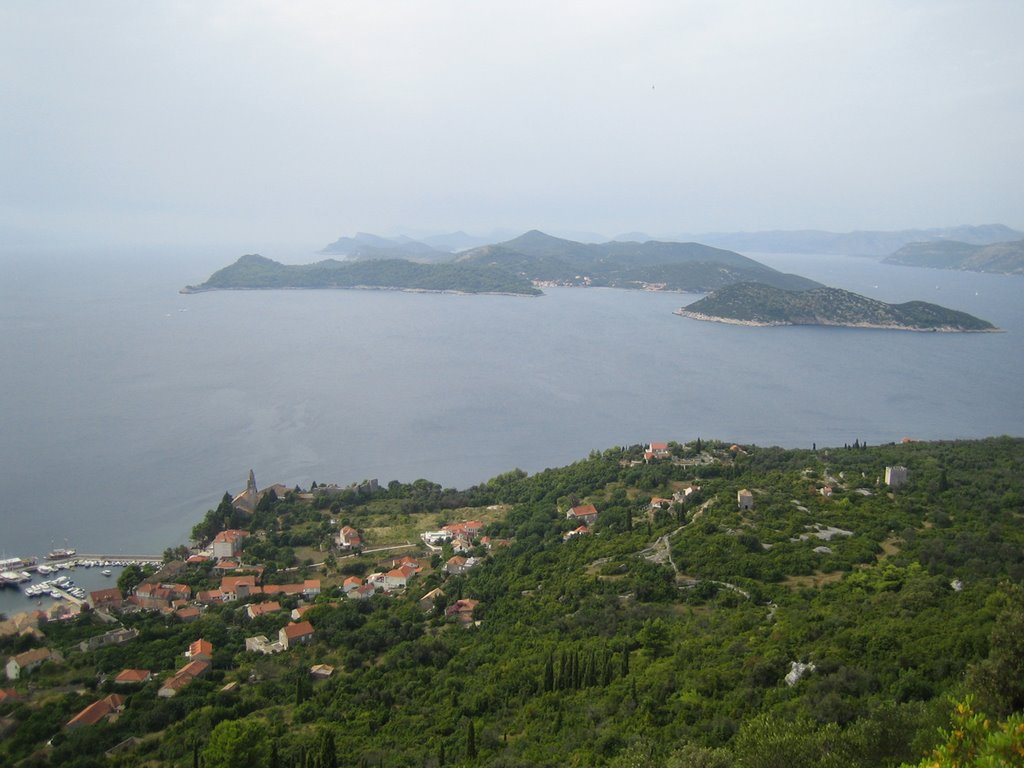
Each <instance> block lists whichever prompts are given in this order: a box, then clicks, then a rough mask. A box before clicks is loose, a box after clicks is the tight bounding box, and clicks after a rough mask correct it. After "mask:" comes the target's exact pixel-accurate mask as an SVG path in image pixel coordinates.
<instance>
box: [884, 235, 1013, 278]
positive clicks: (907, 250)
mask: <svg viewBox="0 0 1024 768" xmlns="http://www.w3.org/2000/svg"><path fill="white" fill-rule="evenodd" d="M884 263H886V264H901V265H903V266H908V267H933V268H935V269H962V270H966V271H968V272H995V273H997V274H1003V275H1024V240H1015V241H1013V242H1008V243H991V244H989V245H978V244H975V243H965V242H961V241H959V240H941V241H936V242H927V243H909V244H908V245H905V246H903V247H902V248H900V249H899V250H898V251H896V253H894V254H892V255H891V256H890V257H889V258H887V259H884Z"/></svg>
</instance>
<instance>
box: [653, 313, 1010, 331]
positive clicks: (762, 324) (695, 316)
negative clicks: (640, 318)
mask: <svg viewBox="0 0 1024 768" xmlns="http://www.w3.org/2000/svg"><path fill="white" fill-rule="evenodd" d="M672 314H673V315H679V316H680V317H688V318H690V319H691V320H701V321H704V322H708V323H725V324H727V325H745V326H749V327H753V328H769V327H777V326H781V325H790V326H798V325H804V326H819V327H823V328H865V329H870V330H878V331H913V332H915V333H1006V331H1005V330H1003V329H1002V328H984V329H978V330H974V329H970V328H952V327H950V326H940V327H938V328H915V327H913V326H909V325H891V324H890V325H885V324H882V323H829V322H816V323H793V322H787V321H783V320H776V321H767V320H740V319H737V318H734V317H719V316H717V315H705V314H703V313H701V312H693V311H692V310H689V309H686V308H685V307H680V308H679V309H677V310H674V311H673V312H672Z"/></svg>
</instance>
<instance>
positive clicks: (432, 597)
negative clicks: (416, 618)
mask: <svg viewBox="0 0 1024 768" xmlns="http://www.w3.org/2000/svg"><path fill="white" fill-rule="evenodd" d="M442 597H444V592H443V591H442V590H441V588H440V587H436V588H434V589H432V590H430V591H429V592H427V594H425V595H424V596H423V597H421V598H420V603H419V605H420V610H423V611H432V610H434V605H435V604H436V603H437V601H438V600H439V599H440V598H442Z"/></svg>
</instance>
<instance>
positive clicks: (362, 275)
mask: <svg viewBox="0 0 1024 768" xmlns="http://www.w3.org/2000/svg"><path fill="white" fill-rule="evenodd" d="M362 287H366V288H400V289H407V290H424V291H460V292H464V293H519V294H526V295H531V296H532V295H537V294H539V293H540V291H539V290H537V289H536V288H534V287H533V285H531V283H530V281H529V280H525V279H523V278H522V277H519V276H516V275H514V274H512V273H511V272H508V271H507V270H503V269H497V268H495V267H490V266H487V265H475V264H453V263H447V264H418V263H414V262H411V261H406V260H403V259H385V260H377V261H336V260H334V259H326V260H324V261H320V262H317V263H316V264H301V265H285V264H281V263H279V262H276V261H273V260H272V259H268V258H266V257H263V256H259V255H255V254H249V255H246V256H242V257H241V258H239V259H238V261H236V262H235V263H234V264H232V265H230V266H228V267H224V268H223V269H220V270H218V271H217V272H214V273H213V275H211V276H210V279H209V280H207V281H206V282H205V283H202V284H201V285H197V286H189V287H187V288H185V289H184V292H186V293H194V292H197V291H212V290H229V289H258V288H264V289H265V288H362Z"/></svg>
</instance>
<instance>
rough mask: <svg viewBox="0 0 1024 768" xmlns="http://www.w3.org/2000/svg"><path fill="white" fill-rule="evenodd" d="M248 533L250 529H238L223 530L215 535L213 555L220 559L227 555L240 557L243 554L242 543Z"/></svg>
mask: <svg viewBox="0 0 1024 768" xmlns="http://www.w3.org/2000/svg"><path fill="white" fill-rule="evenodd" d="M248 535H249V532H248V531H241V530H236V529H229V530H226V531H221V532H220V533H218V534H217V535H216V536H214V537H213V556H214V557H215V558H217V559H218V560H219V559H221V558H225V557H238V556H239V555H240V554H242V544H243V543H244V541H245V538H246V537H247V536H248Z"/></svg>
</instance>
